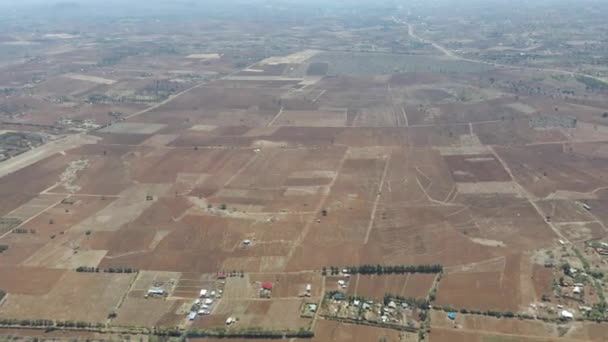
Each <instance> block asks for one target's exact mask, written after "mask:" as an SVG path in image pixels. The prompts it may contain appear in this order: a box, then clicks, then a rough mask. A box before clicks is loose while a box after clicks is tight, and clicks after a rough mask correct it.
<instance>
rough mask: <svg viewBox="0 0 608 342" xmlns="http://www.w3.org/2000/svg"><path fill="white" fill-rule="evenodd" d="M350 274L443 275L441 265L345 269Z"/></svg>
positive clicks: (369, 266) (375, 266)
mask: <svg viewBox="0 0 608 342" xmlns="http://www.w3.org/2000/svg"><path fill="white" fill-rule="evenodd" d="M345 268H346V270H348V273H350V274H378V275H380V274H405V273H441V272H443V266H441V265H438V264H436V265H380V264H378V265H360V266H350V267H345Z"/></svg>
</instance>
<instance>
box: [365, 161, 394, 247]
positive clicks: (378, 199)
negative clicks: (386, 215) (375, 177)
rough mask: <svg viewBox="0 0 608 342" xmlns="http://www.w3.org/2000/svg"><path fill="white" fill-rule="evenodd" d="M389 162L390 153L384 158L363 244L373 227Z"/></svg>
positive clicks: (367, 239)
mask: <svg viewBox="0 0 608 342" xmlns="http://www.w3.org/2000/svg"><path fill="white" fill-rule="evenodd" d="M390 163H391V155H390V154H389V155H388V157H387V158H386V162H385V163H384V171H383V172H382V178H381V179H380V185H379V186H378V192H377V193H376V199H375V200H374V205H373V207H372V213H371V215H370V217H369V224H368V225H367V231H366V232H365V239H364V240H363V244H364V245H367V242H368V241H369V236H370V234H371V232H372V228H373V227H374V221H375V219H376V211H377V210H378V203H379V202H380V196H381V195H382V188H383V187H384V180H385V179H386V174H387V173H388V167H389V165H390Z"/></svg>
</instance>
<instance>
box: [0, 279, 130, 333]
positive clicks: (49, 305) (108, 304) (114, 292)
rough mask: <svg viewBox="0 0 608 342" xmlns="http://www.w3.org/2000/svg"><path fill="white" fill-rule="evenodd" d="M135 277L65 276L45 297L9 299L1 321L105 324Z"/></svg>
mask: <svg viewBox="0 0 608 342" xmlns="http://www.w3.org/2000/svg"><path fill="white" fill-rule="evenodd" d="M134 278H135V274H110V273H76V272H68V273H66V274H65V275H64V276H63V277H62V278H61V279H60V280H59V282H57V283H56V284H55V286H54V287H53V288H52V289H51V291H50V292H49V293H47V294H44V295H9V296H8V297H7V299H6V300H5V302H4V304H2V307H1V310H0V317H2V318H16V319H51V320H72V321H86V322H105V321H106V319H107V317H108V314H109V313H110V312H111V311H112V310H113V309H114V308H115V307H116V305H117V304H118V302H119V301H120V299H121V298H122V296H123V295H124V293H125V292H126V291H127V289H128V288H129V285H130V284H131V281H132V280H133V279H134Z"/></svg>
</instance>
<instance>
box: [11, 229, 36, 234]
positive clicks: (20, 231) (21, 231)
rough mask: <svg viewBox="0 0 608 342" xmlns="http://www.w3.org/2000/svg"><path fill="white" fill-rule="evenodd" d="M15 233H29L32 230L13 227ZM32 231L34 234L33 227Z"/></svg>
mask: <svg viewBox="0 0 608 342" xmlns="http://www.w3.org/2000/svg"><path fill="white" fill-rule="evenodd" d="M13 233H14V234H27V233H30V231H29V230H28V229H24V228H15V229H13ZM31 233H32V234H34V230H33V229H32V231H31Z"/></svg>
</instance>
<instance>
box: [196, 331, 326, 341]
mask: <svg viewBox="0 0 608 342" xmlns="http://www.w3.org/2000/svg"><path fill="white" fill-rule="evenodd" d="M314 335H315V334H314V332H313V331H311V330H307V329H300V330H296V331H290V330H288V331H274V330H263V329H243V330H234V331H232V330H231V331H227V330H225V329H217V330H189V331H187V332H186V337H188V338H195V337H217V338H265V339H283V338H312V337H314Z"/></svg>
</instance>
